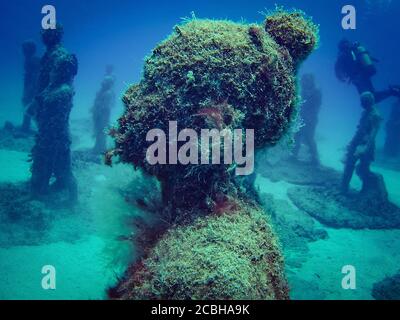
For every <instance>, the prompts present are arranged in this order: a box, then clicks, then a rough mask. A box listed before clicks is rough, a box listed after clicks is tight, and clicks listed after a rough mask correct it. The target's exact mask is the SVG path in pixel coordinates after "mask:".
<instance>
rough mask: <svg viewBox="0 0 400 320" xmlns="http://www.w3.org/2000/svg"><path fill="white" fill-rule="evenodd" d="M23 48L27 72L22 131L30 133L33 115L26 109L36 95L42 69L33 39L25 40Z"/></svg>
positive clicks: (25, 75)
mask: <svg viewBox="0 0 400 320" xmlns="http://www.w3.org/2000/svg"><path fill="white" fill-rule="evenodd" d="M22 50H23V53H24V57H25V63H24V70H25V73H24V93H23V97H22V104H23V106H24V117H23V121H22V126H21V131H22V132H23V133H29V132H30V129H31V117H30V116H29V115H28V114H27V113H26V112H25V111H26V108H27V107H28V106H29V104H30V103H31V102H32V100H33V99H34V97H35V96H36V91H37V85H38V78H39V71H40V58H39V57H37V56H36V55H35V53H36V44H35V43H34V42H33V41H25V42H24V43H23V45H22Z"/></svg>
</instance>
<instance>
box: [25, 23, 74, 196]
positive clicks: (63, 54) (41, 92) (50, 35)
mask: <svg viewBox="0 0 400 320" xmlns="http://www.w3.org/2000/svg"><path fill="white" fill-rule="evenodd" d="M62 36H63V28H62V27H61V26H60V25H57V28H56V29H48V30H43V31H42V40H43V43H44V44H45V45H46V49H47V50H46V53H45V54H44V56H43V58H42V60H41V70H40V76H39V87H38V94H37V96H36V97H35V99H34V102H33V103H31V105H30V106H29V108H28V111H29V113H30V114H31V115H33V116H34V119H35V121H36V124H37V127H38V133H37V136H36V141H35V146H34V147H33V149H32V162H33V163H32V178H31V188H32V194H33V195H34V196H35V197H43V196H44V195H46V194H47V193H48V192H49V189H50V180H51V178H52V177H54V178H55V179H56V181H55V182H54V183H53V184H52V185H51V187H52V189H53V190H64V189H66V190H68V192H69V198H70V200H71V201H76V199H77V184H76V180H75V177H74V176H73V173H72V168H71V151H70V145H71V139H70V132H69V115H70V112H71V109H72V99H73V96H74V89H73V87H72V82H73V79H74V77H75V75H76V74H77V71H78V61H77V59H76V57H75V55H72V54H70V53H68V51H67V50H66V49H65V48H64V47H63V46H62V44H61V40H62Z"/></svg>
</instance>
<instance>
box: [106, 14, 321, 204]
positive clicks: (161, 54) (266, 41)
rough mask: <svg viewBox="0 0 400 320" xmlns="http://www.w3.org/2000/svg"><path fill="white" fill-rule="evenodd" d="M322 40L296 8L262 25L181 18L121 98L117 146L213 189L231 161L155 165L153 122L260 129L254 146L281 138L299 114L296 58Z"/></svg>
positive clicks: (165, 173)
mask: <svg viewBox="0 0 400 320" xmlns="http://www.w3.org/2000/svg"><path fill="white" fill-rule="evenodd" d="M317 42H318V35H317V27H316V26H315V25H314V24H312V22H311V21H310V20H309V19H307V18H305V17H304V15H303V14H302V13H300V12H297V11H296V12H295V13H286V12H283V11H278V12H277V13H275V14H273V15H271V16H269V17H267V19H266V22H265V24H264V25H257V24H243V23H234V22H229V21H214V20H198V19H195V20H192V21H189V22H186V23H185V24H183V25H179V26H176V27H175V31H174V32H173V33H172V34H171V35H170V36H169V37H168V38H167V39H166V40H165V41H163V42H162V43H160V44H159V45H158V46H156V48H155V49H154V50H153V52H152V54H151V55H150V56H149V57H148V58H147V59H146V62H145V67H144V75H143V79H142V81H141V82H140V83H138V84H136V85H133V86H131V88H130V89H128V91H127V92H126V94H125V96H124V98H123V101H124V103H125V106H126V110H125V113H124V115H123V116H122V117H121V118H120V119H119V128H117V129H116V130H114V131H113V136H114V138H115V140H116V149H115V150H114V151H113V154H114V155H119V156H120V159H121V160H122V161H124V162H128V163H132V164H134V165H135V166H136V167H140V168H142V169H144V170H145V171H146V172H147V173H149V174H151V175H154V176H156V177H158V178H159V179H160V180H162V181H165V180H168V179H174V182H173V183H174V186H175V187H174V188H178V187H181V186H182V188H183V186H188V188H193V189H194V190H195V188H199V189H201V188H203V189H204V193H205V194H207V193H208V192H209V190H207V188H212V185H213V184H214V182H215V181H216V180H220V181H222V180H223V179H228V178H227V176H229V173H228V172H230V171H229V170H228V168H229V167H230V165H201V164H198V165H197V164H189V165H186V166H181V165H175V164H169V163H168V164H158V165H150V164H149V163H148V161H147V158H146V151H147V149H148V147H149V146H150V145H151V142H148V141H146V135H147V133H148V132H149V130H150V129H156V128H157V129H161V130H163V131H164V132H168V131H169V129H168V126H169V122H170V121H177V122H178V131H180V130H182V129H187V128H188V129H192V130H194V131H195V132H196V133H197V134H198V136H200V135H201V134H200V131H201V130H202V129H218V130H221V129H230V130H232V131H233V130H235V129H242V130H246V129H254V133H255V141H254V144H255V147H256V148H261V147H264V146H268V145H273V144H275V143H276V142H277V141H278V140H279V139H280V138H281V137H282V135H283V134H284V133H285V132H286V131H287V130H288V128H289V127H290V124H291V122H292V118H293V117H294V115H295V114H296V108H297V87H296V74H297V69H298V66H299V64H300V63H301V61H303V60H304V59H305V58H306V57H307V55H308V54H310V53H311V51H312V50H313V48H314V47H315V46H316V44H317ZM190 185H192V186H190ZM219 187H220V188H223V183H220V184H219ZM175 190H176V189H175ZM172 192H174V191H172ZM185 192H186V191H182V192H179V191H176V193H181V194H185ZM197 196H198V194H197ZM189 202H190V201H189Z"/></svg>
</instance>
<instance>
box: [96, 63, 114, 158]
mask: <svg viewBox="0 0 400 320" xmlns="http://www.w3.org/2000/svg"><path fill="white" fill-rule="evenodd" d="M112 72H113V67H112V66H108V67H107V68H106V74H105V76H104V79H103V81H102V83H101V89H100V90H99V91H98V92H97V95H96V99H95V102H94V105H93V108H92V109H91V112H92V119H93V135H94V138H95V139H96V143H95V145H94V147H93V153H95V154H102V153H104V152H105V151H106V138H107V136H106V132H105V130H106V128H107V127H108V126H109V125H110V113H111V108H112V107H113V105H114V102H115V92H114V83H115V78H114V76H113V74H112Z"/></svg>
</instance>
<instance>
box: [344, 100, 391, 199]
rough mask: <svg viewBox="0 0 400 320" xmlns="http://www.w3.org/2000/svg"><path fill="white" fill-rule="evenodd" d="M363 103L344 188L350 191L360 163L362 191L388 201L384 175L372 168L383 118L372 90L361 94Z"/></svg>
mask: <svg viewBox="0 0 400 320" xmlns="http://www.w3.org/2000/svg"><path fill="white" fill-rule="evenodd" d="M361 105H362V107H363V108H364V111H363V114H362V116H361V120H360V123H359V125H358V128H357V132H356V134H355V135H354V137H353V139H352V140H351V142H350V144H349V146H348V148H347V155H346V162H345V169H344V174H343V180H342V190H344V191H346V192H347V191H348V190H347V189H348V187H349V184H350V180H351V178H352V176H353V173H354V170H355V168H356V165H357V163H358V165H357V170H356V173H357V175H358V176H359V177H360V179H361V181H362V190H361V193H362V194H364V195H365V196H366V197H372V198H374V199H375V200H376V201H379V202H381V201H383V202H386V201H387V200H388V193H387V191H386V187H385V183H384V181H383V177H382V175H380V174H377V173H373V172H372V171H371V169H370V166H371V164H372V162H373V161H374V159H375V139H376V135H377V134H378V130H379V126H380V123H381V121H382V118H381V116H380V114H379V111H378V109H377V108H376V105H375V98H374V95H373V93H372V92H364V93H363V94H362V95H361Z"/></svg>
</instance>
